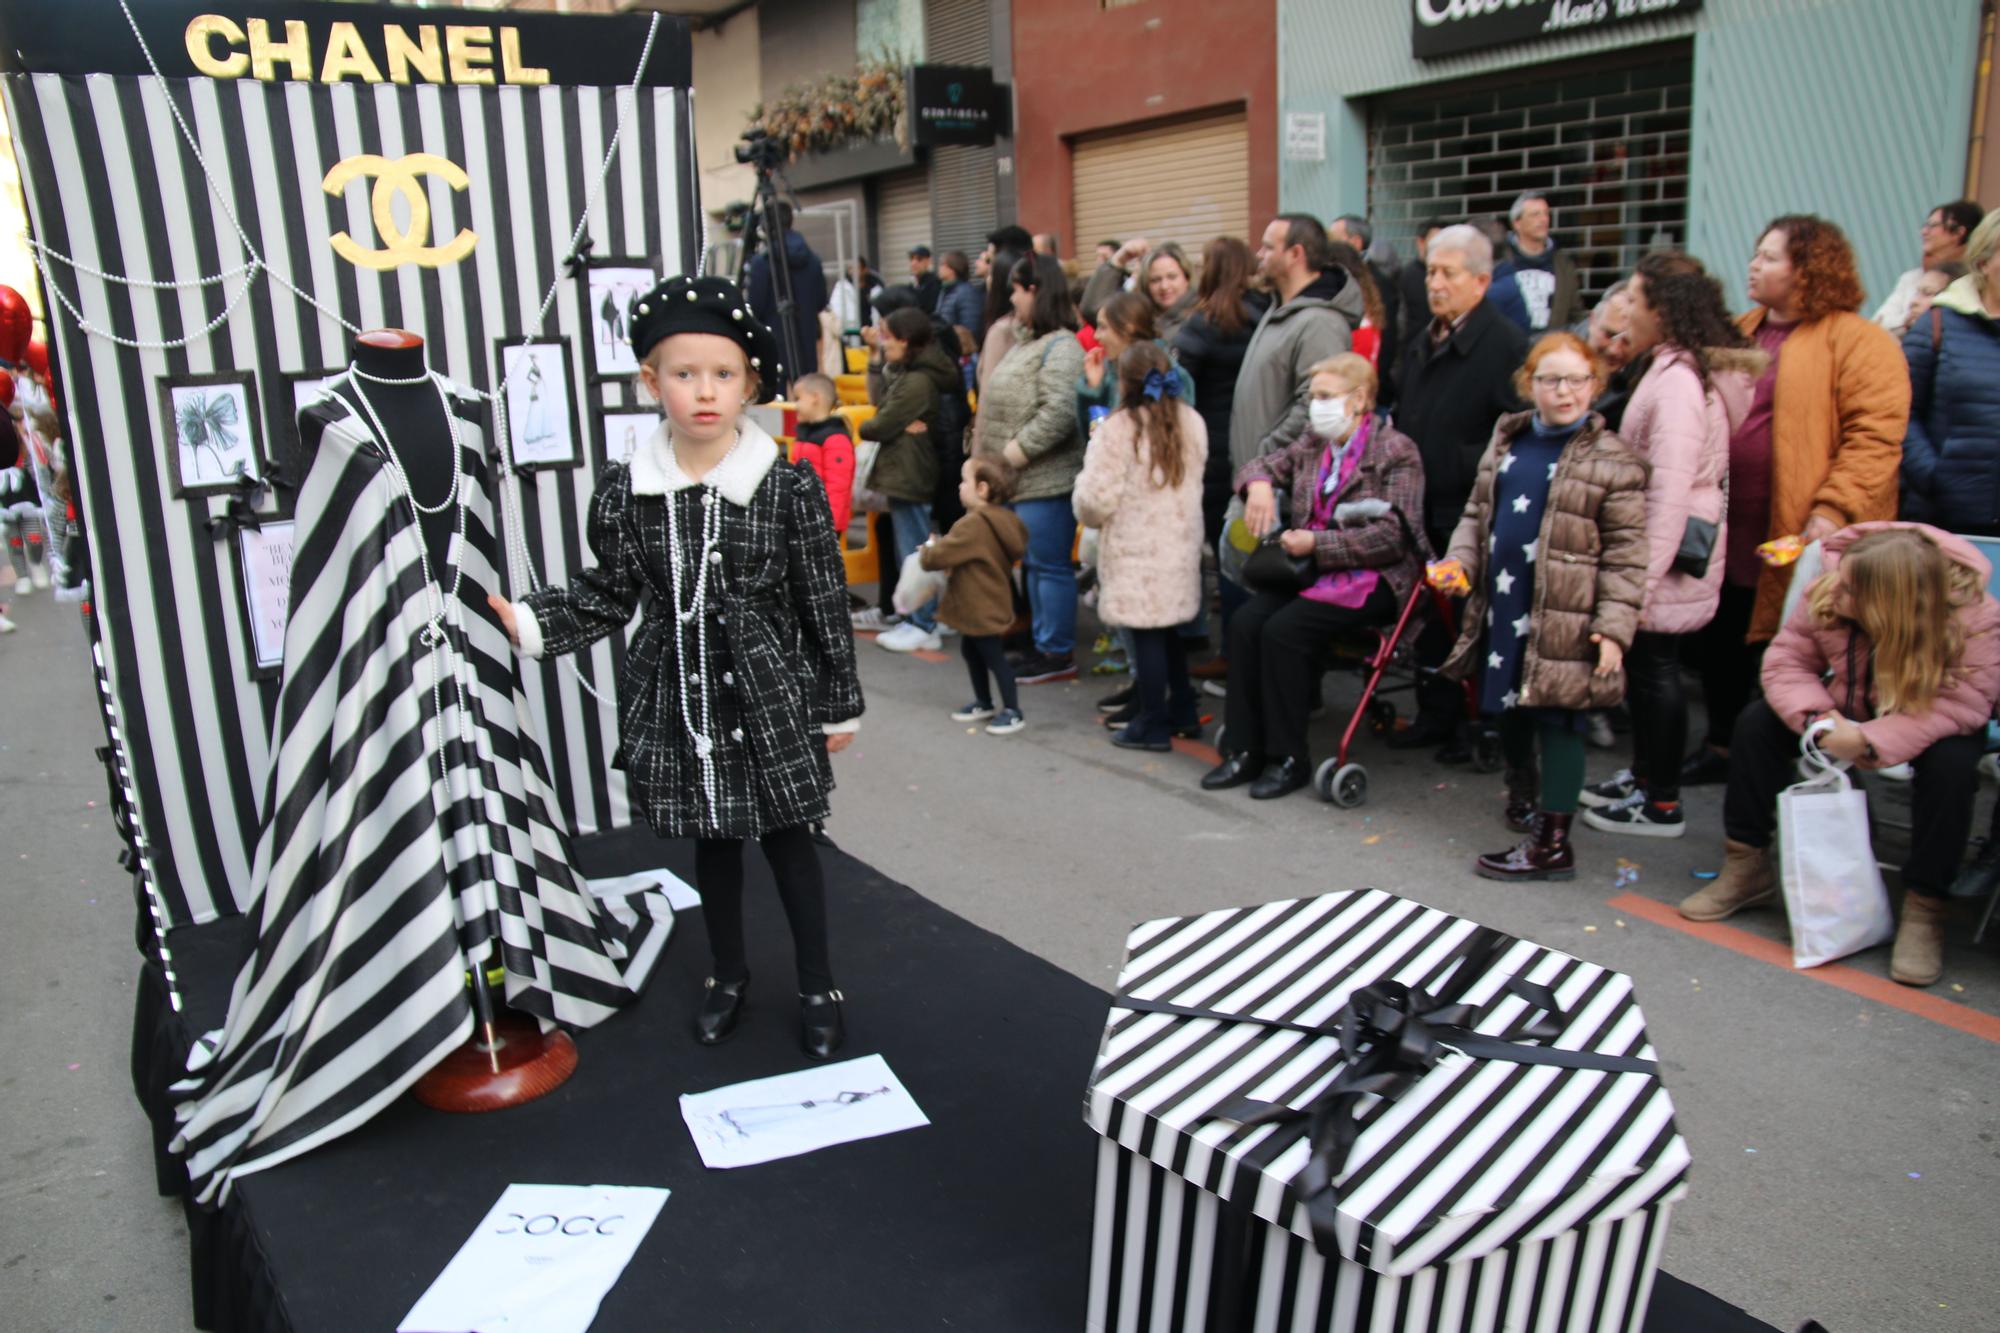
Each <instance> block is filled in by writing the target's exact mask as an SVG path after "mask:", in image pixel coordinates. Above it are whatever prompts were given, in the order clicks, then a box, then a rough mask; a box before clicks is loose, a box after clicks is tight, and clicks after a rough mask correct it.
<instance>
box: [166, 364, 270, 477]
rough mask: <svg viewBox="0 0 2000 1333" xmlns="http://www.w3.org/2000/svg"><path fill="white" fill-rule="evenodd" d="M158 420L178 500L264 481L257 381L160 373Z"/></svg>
mask: <svg viewBox="0 0 2000 1333" xmlns="http://www.w3.org/2000/svg"><path fill="white" fill-rule="evenodd" d="M159 390H160V421H161V424H162V427H163V430H164V432H165V435H166V451H167V470H168V476H169V479H170V480H171V482H172V486H173V489H172V494H173V497H174V498H175V499H177V500H181V499H188V498H190V497H193V496H198V495H209V494H213V493H215V492H217V491H234V490H237V489H238V488H239V487H240V486H241V484H242V483H243V481H244V480H245V479H246V478H247V479H248V480H250V481H262V480H263V479H264V467H265V454H264V439H263V428H262V425H261V423H260V421H259V419H258V416H257V377H256V376H255V375H253V374H251V373H250V372H248V371H223V372H218V373H215V374H211V375H162V376H161V377H160V380H159Z"/></svg>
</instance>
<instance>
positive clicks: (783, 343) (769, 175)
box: [736, 129, 812, 394]
mask: <svg viewBox="0 0 2000 1333" xmlns="http://www.w3.org/2000/svg"><path fill="white" fill-rule="evenodd" d="M784 159H785V150H784V145H783V144H781V143H779V142H778V141H777V140H776V139H773V138H771V136H770V135H769V134H768V133H767V132H766V131H764V130H758V129H753V130H750V131H748V132H746V133H745V134H744V135H743V142H742V143H740V144H738V145H737V146H736V160H737V161H738V162H741V163H744V164H745V165H747V166H749V167H751V168H752V169H753V170H755V171H756V173H757V188H756V191H755V193H754V194H752V196H751V201H750V215H749V217H748V218H746V219H745V220H744V223H743V253H742V257H741V260H740V261H739V265H738V268H737V273H736V284H737V286H738V287H739V288H741V289H742V290H743V291H744V292H746V293H747V292H748V291H749V289H750V262H751V260H753V259H754V258H755V257H756V254H757V249H758V246H759V244H760V243H761V244H762V245H763V248H764V249H765V251H766V252H767V253H768V254H769V255H770V268H771V295H772V296H773V298H775V303H776V305H777V319H776V321H775V323H776V327H775V328H773V329H772V330H771V332H772V333H774V334H776V335H777V338H778V347H779V348H780V349H781V350H782V351H783V353H784V357H785V364H784V371H783V373H782V374H781V375H780V376H779V377H778V378H779V384H778V391H779V392H780V393H781V394H783V393H788V392H790V390H791V385H792V381H793V380H795V379H797V378H798V377H799V376H800V375H804V374H806V373H807V372H809V371H810V370H811V369H812V367H811V366H809V365H807V364H806V357H807V354H808V352H809V350H810V349H808V348H804V347H800V346H799V345H798V342H799V331H798V325H797V324H796V323H794V322H793V318H792V316H793V312H794V311H796V310H797V308H798V306H797V303H796V301H795V300H794V299H793V296H792V265H791V256H790V255H789V254H788V253H786V250H785V235H786V231H787V228H786V226H785V215H784V210H783V208H782V207H781V205H782V204H783V203H784V196H785V195H787V194H790V193H791V185H790V183H789V182H787V181H786V180H785V178H784V171H783V164H784Z"/></svg>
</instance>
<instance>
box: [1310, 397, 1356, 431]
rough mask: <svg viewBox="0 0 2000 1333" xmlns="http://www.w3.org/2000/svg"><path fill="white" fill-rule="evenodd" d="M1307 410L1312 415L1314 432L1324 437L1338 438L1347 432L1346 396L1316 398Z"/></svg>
mask: <svg viewBox="0 0 2000 1333" xmlns="http://www.w3.org/2000/svg"><path fill="white" fill-rule="evenodd" d="M1307 411H1308V412H1310V413H1311V416H1312V428H1313V432H1314V433H1315V434H1317V435H1319V436H1321V437H1322V438H1325V439H1329V440H1337V439H1339V438H1340V437H1341V436H1343V435H1345V434H1346V433H1347V423H1348V421H1349V420H1350V418H1349V417H1348V415H1347V400H1346V399H1345V398H1315V399H1313V400H1312V403H1311V404H1310V405H1309V406H1308V408H1307Z"/></svg>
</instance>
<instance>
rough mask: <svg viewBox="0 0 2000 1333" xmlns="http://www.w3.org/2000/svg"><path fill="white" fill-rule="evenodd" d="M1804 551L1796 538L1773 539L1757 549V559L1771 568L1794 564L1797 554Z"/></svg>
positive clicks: (1802, 545) (1803, 547)
mask: <svg viewBox="0 0 2000 1333" xmlns="http://www.w3.org/2000/svg"><path fill="white" fill-rule="evenodd" d="M1804 550H1805V546H1804V544H1803V543H1801V542H1800V541H1799V539H1798V538H1797V537H1774V538H1772V539H1771V540H1770V541H1767V542H1765V543H1764V544H1763V545H1761V546H1759V547H1758V548H1757V558H1758V559H1759V560H1762V561H1763V562H1764V563H1765V564H1767V565H1770V566H1772V567H1773V568H1777V569H1782V568H1783V567H1784V566H1786V565H1789V564H1793V563H1796V562H1797V560H1798V558H1799V553H1800V552H1802V551H1804Z"/></svg>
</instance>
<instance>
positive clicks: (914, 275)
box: [910, 245, 944, 315]
mask: <svg viewBox="0 0 2000 1333" xmlns="http://www.w3.org/2000/svg"><path fill="white" fill-rule="evenodd" d="M910 285H911V286H912V287H915V288H916V289H917V304H919V305H921V306H922V307H923V309H924V313H925V314H926V315H935V314H936V313H937V307H938V293H939V292H942V291H943V290H944V284H943V283H942V282H940V281H938V275H937V274H936V273H934V272H932V271H931V248H930V247H929V246H928V245H919V246H917V247H916V248H914V249H912V250H911V251H910Z"/></svg>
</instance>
